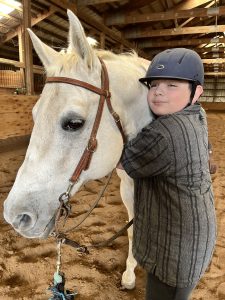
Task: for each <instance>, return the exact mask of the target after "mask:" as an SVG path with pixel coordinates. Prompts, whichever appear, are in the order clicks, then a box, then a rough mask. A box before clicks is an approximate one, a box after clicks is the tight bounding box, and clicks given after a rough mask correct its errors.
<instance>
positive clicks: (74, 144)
mask: <svg viewBox="0 0 225 300" xmlns="http://www.w3.org/2000/svg"><path fill="white" fill-rule="evenodd" d="M68 16H69V20H70V32H69V47H68V49H67V51H64V52H56V51H55V50H53V49H52V48H50V47H49V46H47V45H45V44H44V43H43V42H41V41H40V40H39V38H38V37H37V36H36V35H35V34H34V33H33V32H32V31H30V36H31V39H32V42H33V45H34V48H35V50H36V52H37V54H38V55H39V57H40V59H41V60H42V62H43V65H44V66H45V69H46V73H47V76H51V77H55V76H60V77H69V78H76V79H78V80H80V81H85V82H88V83H89V84H92V85H94V86H96V87H101V64H100V61H99V59H98V56H97V54H96V52H95V51H94V50H93V49H92V48H91V47H90V46H89V44H88V42H87V39H86V36H85V34H84V30H83V28H82V26H81V24H80V22H79V20H78V19H77V18H76V17H75V16H74V15H73V14H72V13H71V12H70V11H69V12H68ZM136 59H137V58H136ZM124 65H125V64H124ZM133 65H135V63H133ZM126 67H127V68H129V66H126ZM107 68H108V71H109V77H110V90H111V93H112V103H113V106H114V108H115V110H116V111H117V112H118V113H119V114H120V115H121V117H122V121H123V123H124V124H123V125H124V128H125V130H126V131H127V133H128V134H130V133H131V134H134V133H135V131H138V129H140V128H141V126H142V125H143V123H145V124H146V122H147V121H148V120H149V119H150V115H149V112H148V109H147V102H146V101H145V102H143V101H142V99H144V98H145V97H146V92H145V91H144V88H143V87H142V86H141V85H138V77H141V76H143V73H144V68H143V66H142V67H141V64H139V66H138V67H132V66H130V68H131V69H130V71H127V72H128V73H129V72H130V73H132V72H133V73H135V72H136V74H133V75H132V76H131V74H123V73H124V70H125V66H124V67H123V64H122V65H121V62H117V63H116V62H115V59H112V58H111V61H109V62H108V63H107ZM116 68H117V70H118V71H117V74H116V71H115V69H116ZM123 68H124V70H123ZM132 68H133V70H132ZM136 68H137V70H138V71H137V70H136ZM129 78H130V79H129ZM128 80H130V82H129V81H128ZM134 83H135V84H134ZM129 84H130V85H129ZM135 85H136V88H135ZM143 94H144V95H143ZM138 97H139V99H138ZM128 98H130V99H135V98H136V99H135V101H136V102H137V101H141V103H142V102H143V103H144V104H140V102H139V103H136V104H135V103H133V104H132V103H131V104H130V105H129V102H128V100H126V99H128ZM98 103H99V95H97V94H96V93H93V92H92V91H89V90H87V89H84V88H82V87H78V86H73V85H69V84H66V83H47V84H46V85H45V87H44V89H43V92H42V95H41V97H40V99H39V100H38V102H37V104H36V105H35V107H34V108H33V119H34V127H33V131H32V135H31V139H30V144H29V147H28V149H27V153H26V157H25V160H24V162H23V164H22V166H21V168H20V170H19V171H18V174H17V177H16V180H15V183H14V186H13V188H12V190H11V191H10V193H9V195H8V198H7V199H6V201H5V203H4V217H5V219H6V221H7V222H9V223H10V224H11V225H12V226H13V227H14V228H15V229H16V230H17V231H18V232H19V233H20V234H22V235H23V236H25V237H31V238H32V237H47V236H48V234H49V232H50V231H51V230H52V228H53V225H54V215H55V212H56V209H57V207H58V205H59V202H58V197H59V195H60V194H61V193H63V192H64V191H65V190H66V188H67V186H68V180H69V178H70V177H71V175H72V173H73V171H74V168H75V167H76V165H77V164H78V162H79V160H80V157H81V155H82V153H83V151H84V149H85V147H86V146H87V142H88V139H89V136H90V132H91V130H92V125H93V122H94V118H95V115H96V111H97V107H98ZM125 105H129V108H128V109H127V110H126V111H125V112H124V106H125ZM129 110H133V115H134V116H136V117H134V119H133V120H132V115H130V114H129ZM139 114H142V119H143V121H140V118H141V115H139ZM135 118H137V120H138V119H139V122H136V121H135ZM135 122H136V123H135ZM135 124H136V125H135ZM137 124H138V125H137ZM129 131H130V132H129ZM97 141H98V144H97V150H96V152H95V153H94V155H93V157H92V160H91V164H90V167H89V169H88V170H87V171H83V172H82V173H81V175H80V178H79V181H78V182H77V183H76V184H75V185H74V187H73V190H72V194H74V193H75V192H76V191H77V190H78V189H79V187H80V186H81V185H82V184H83V183H84V182H86V181H88V180H90V179H97V178H100V177H103V176H105V175H107V174H108V173H109V172H110V171H111V170H112V169H113V168H114V167H115V166H116V164H117V162H118V161H119V158H120V155H121V151H122V147H123V141H122V137H121V134H120V132H119V130H118V128H117V127H116V125H115V123H114V121H113V118H112V116H111V115H110V113H109V111H108V108H107V106H106V105H105V106H104V110H103V115H102V119H101V122H100V127H99V130H98V133H97Z"/></svg>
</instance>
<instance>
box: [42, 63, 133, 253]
mask: <svg viewBox="0 0 225 300" xmlns="http://www.w3.org/2000/svg"><path fill="white" fill-rule="evenodd" d="M99 60H100V63H101V66H102V68H101V88H98V87H96V86H94V85H92V84H89V83H87V82H84V81H80V80H78V79H73V78H68V77H47V79H46V83H66V84H71V85H75V86H79V87H82V88H84V89H87V90H89V91H92V92H93V93H95V94H98V95H100V99H99V104H98V109H97V113H96V116H95V120H94V124H93V127H92V130H91V134H90V137H89V140H88V143H87V146H86V148H85V150H84V152H83V154H82V156H81V158H80V160H79V162H78V165H77V166H76V168H75V170H74V172H73V174H72V176H71V178H70V179H69V186H68V188H67V191H66V192H65V193H63V194H61V195H60V197H59V202H60V206H59V208H58V210H57V212H56V217H55V231H54V233H53V235H54V236H56V238H57V239H58V240H60V242H61V243H64V244H68V245H70V246H72V247H75V248H78V251H80V252H86V253H87V252H88V250H87V248H90V247H100V246H103V245H104V246H105V245H107V244H109V243H111V242H112V241H113V240H114V239H115V238H116V237H117V236H119V235H121V234H122V233H123V232H124V231H125V230H126V229H127V228H128V227H129V226H131V225H132V223H133V220H131V221H130V222H129V223H128V224H126V225H125V226H124V228H122V229H121V230H120V231H119V232H118V233H117V234H115V235H114V236H113V237H112V238H110V239H109V240H108V241H106V242H102V243H99V244H96V245H90V246H87V247H86V246H80V245H79V244H78V243H77V242H75V241H72V240H69V239H68V238H66V236H65V234H63V233H61V232H59V228H58V223H59V219H60V218H61V217H62V216H64V218H65V220H64V223H65V221H66V218H67V217H68V215H69V213H70V209H71V206H70V204H69V199H70V197H71V190H72V188H73V186H74V184H75V183H77V182H78V180H79V177H80V175H81V173H82V171H84V170H87V169H88V168H89V166H90V162H91V158H92V156H93V153H94V152H95V151H96V149H97V145H98V143H97V139H96V136H97V132H98V129H99V125H100V121H101V117H102V112H103V108H104V104H105V102H106V104H107V107H108V110H109V112H110V114H111V115H112V117H113V119H114V121H115V123H116V126H117V127H118V129H119V131H120V133H121V136H122V138H123V142H124V143H125V142H126V136H125V134H124V131H123V128H122V124H121V121H120V118H119V115H118V114H117V113H116V112H115V111H114V110H113V107H112V104H111V93H110V91H109V77H108V72H107V69H106V66H105V63H104V62H103V60H102V59H100V58H99ZM109 176H110V178H111V175H109ZM110 178H109V179H110ZM108 182H109V180H107V183H106V185H105V187H104V188H103V190H105V189H106V186H107V184H108ZM103 192H104V191H103ZM103 192H102V193H101V196H102V194H103ZM101 196H100V197H99V199H98V200H97V201H96V202H95V204H94V205H93V206H92V208H91V209H90V211H88V212H87V214H86V216H85V217H84V218H83V220H82V221H81V222H80V223H79V224H78V225H76V226H74V227H72V228H70V229H68V230H67V231H66V232H65V233H68V232H69V231H71V230H73V229H75V228H76V227H78V226H79V225H80V224H81V223H82V222H83V221H84V220H85V219H86V218H87V217H88V216H89V214H90V213H91V211H92V210H93V209H94V208H95V207H96V205H97V204H98V201H99V200H100V198H101Z"/></svg>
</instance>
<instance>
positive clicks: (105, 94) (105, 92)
mask: <svg viewBox="0 0 225 300" xmlns="http://www.w3.org/2000/svg"><path fill="white" fill-rule="evenodd" d="M104 96H105V97H106V98H110V97H111V93H110V91H109V90H105V91H104Z"/></svg>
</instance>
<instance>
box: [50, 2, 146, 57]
mask: <svg viewBox="0 0 225 300" xmlns="http://www.w3.org/2000/svg"><path fill="white" fill-rule="evenodd" d="M141 1H143V0H140V1H138V3H139V2H141ZM136 2H137V1H136ZM136 2H135V3H136ZM145 2H146V3H147V2H149V0H148V1H146V0H145ZM54 4H56V5H58V6H59V7H62V8H64V9H65V10H66V9H67V8H69V9H70V10H72V11H73V12H74V13H76V15H77V16H78V18H79V19H80V20H83V21H84V22H85V23H87V24H89V25H91V27H94V28H96V29H97V30H98V31H99V32H103V33H105V35H107V36H108V37H109V38H111V39H113V40H115V41H116V42H117V43H119V44H123V45H124V46H125V47H126V48H129V49H135V50H136V51H137V52H138V53H139V55H141V56H143V57H146V53H144V51H141V50H140V49H137V47H136V44H134V43H132V42H129V41H127V40H126V39H124V38H123V37H122V33H121V32H119V31H115V30H112V29H110V28H108V27H107V26H105V25H104V24H103V23H101V22H99V21H98V20H96V19H95V18H94V17H91V16H90V15H89V14H87V13H86V12H85V11H84V10H79V9H77V6H76V4H75V0H71V1H69V2H68V1H67V0H54Z"/></svg>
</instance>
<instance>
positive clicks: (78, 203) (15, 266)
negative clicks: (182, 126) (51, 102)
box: [0, 113, 225, 300]
mask: <svg viewBox="0 0 225 300" xmlns="http://www.w3.org/2000/svg"><path fill="white" fill-rule="evenodd" d="M208 123H209V136H210V140H211V142H212V144H213V147H214V159H215V162H216V163H217V165H218V166H219V169H218V172H217V174H216V175H213V187H214V193H215V205H216V210H217V218H218V240H217V244H216V249H215V252H214V256H213V260H212V263H211V265H210V267H209V269H208V271H207V273H206V274H205V276H204V277H203V278H202V280H201V282H200V283H199V284H198V286H197V288H196V290H195V291H194V293H193V296H192V300H203V299H204V300H223V299H225V197H224V196H225V155H224V149H225V113H208ZM1 149H2V150H1ZM1 149H0V150H1V151H2V152H0V200H1V211H0V228H1V229H0V300H12V299H17V300H28V299H34V300H38V299H41V300H45V299H48V298H49V297H50V295H51V294H50V293H49V292H48V291H47V288H48V285H49V284H50V283H51V281H52V277H53V274H54V272H55V269H56V267H55V265H56V243H55V241H54V239H53V238H49V239H47V240H28V239H25V238H23V237H21V236H19V235H18V234H17V233H16V232H15V231H13V229H12V228H11V227H10V226H9V225H7V224H6V223H5V222H4V220H3V216H2V204H3V201H4V199H5V198H6V196H7V193H8V191H9V189H10V187H11V185H12V183H13V180H14V177H15V174H16V172H17V169H18V168H19V166H20V164H21V162H22V160H23V157H24V153H25V149H26V140H25V141H22V142H21V141H20V140H19V141H18V143H17V146H16V150H15V149H12V147H7V145H4V144H3V146H2V147H1ZM10 149H11V150H10ZM6 150H7V151H6ZM103 181H104V179H101V180H98V181H93V182H90V183H88V184H87V185H86V186H84V187H83V188H82V189H81V190H80V192H79V193H78V194H77V195H76V197H75V198H73V203H74V204H73V214H72V216H71V217H70V219H69V223H70V224H73V223H74V222H77V221H78V220H79V216H80V215H81V214H82V213H84V212H85V211H87V210H88V208H89V207H90V205H91V203H93V202H94V200H95V198H96V195H97V193H98V191H99V189H100V188H101V187H102V186H103ZM75 219H76V220H75ZM126 221H127V214H126V210H125V208H124V207H123V204H122V202H121V198H120V195H119V179H118V178H117V176H116V174H114V175H113V178H112V180H111V183H110V185H109V187H108V188H107V191H106V193H105V196H104V197H103V198H102V200H101V202H100V204H99V206H98V207H97V208H96V209H95V210H94V212H93V213H92V214H91V216H90V217H89V218H88V219H87V220H86V221H85V223H84V224H83V225H82V227H81V228H80V229H79V230H77V231H76V232H74V233H73V234H72V235H71V237H72V238H74V239H76V240H77V241H79V242H80V243H81V244H86V243H93V242H97V241H100V240H102V239H106V238H108V237H110V236H111V235H112V234H114V233H115V232H116V231H117V230H118V229H120V228H121V227H122V226H123V225H124V224H125V222H126ZM127 249H128V241H127V237H126V234H124V235H123V236H121V237H120V238H118V239H117V240H116V241H115V242H114V243H113V245H112V246H110V247H106V248H102V249H95V250H91V252H90V254H89V255H80V254H78V253H77V252H76V251H75V250H74V249H73V248H71V247H69V246H63V249H62V271H63V272H64V273H65V274H66V287H67V288H69V289H70V290H74V289H75V290H76V291H77V292H78V295H77V296H76V297H75V299H76V300H143V299H144V294H145V273H144V271H143V270H142V269H141V268H140V267H138V268H137V269H136V275H137V281H136V288H135V289H134V290H132V291H124V290H121V289H120V279H121V274H122V272H123V270H124V269H125V263H126V255H127ZM162 300H163V299H162Z"/></svg>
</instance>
